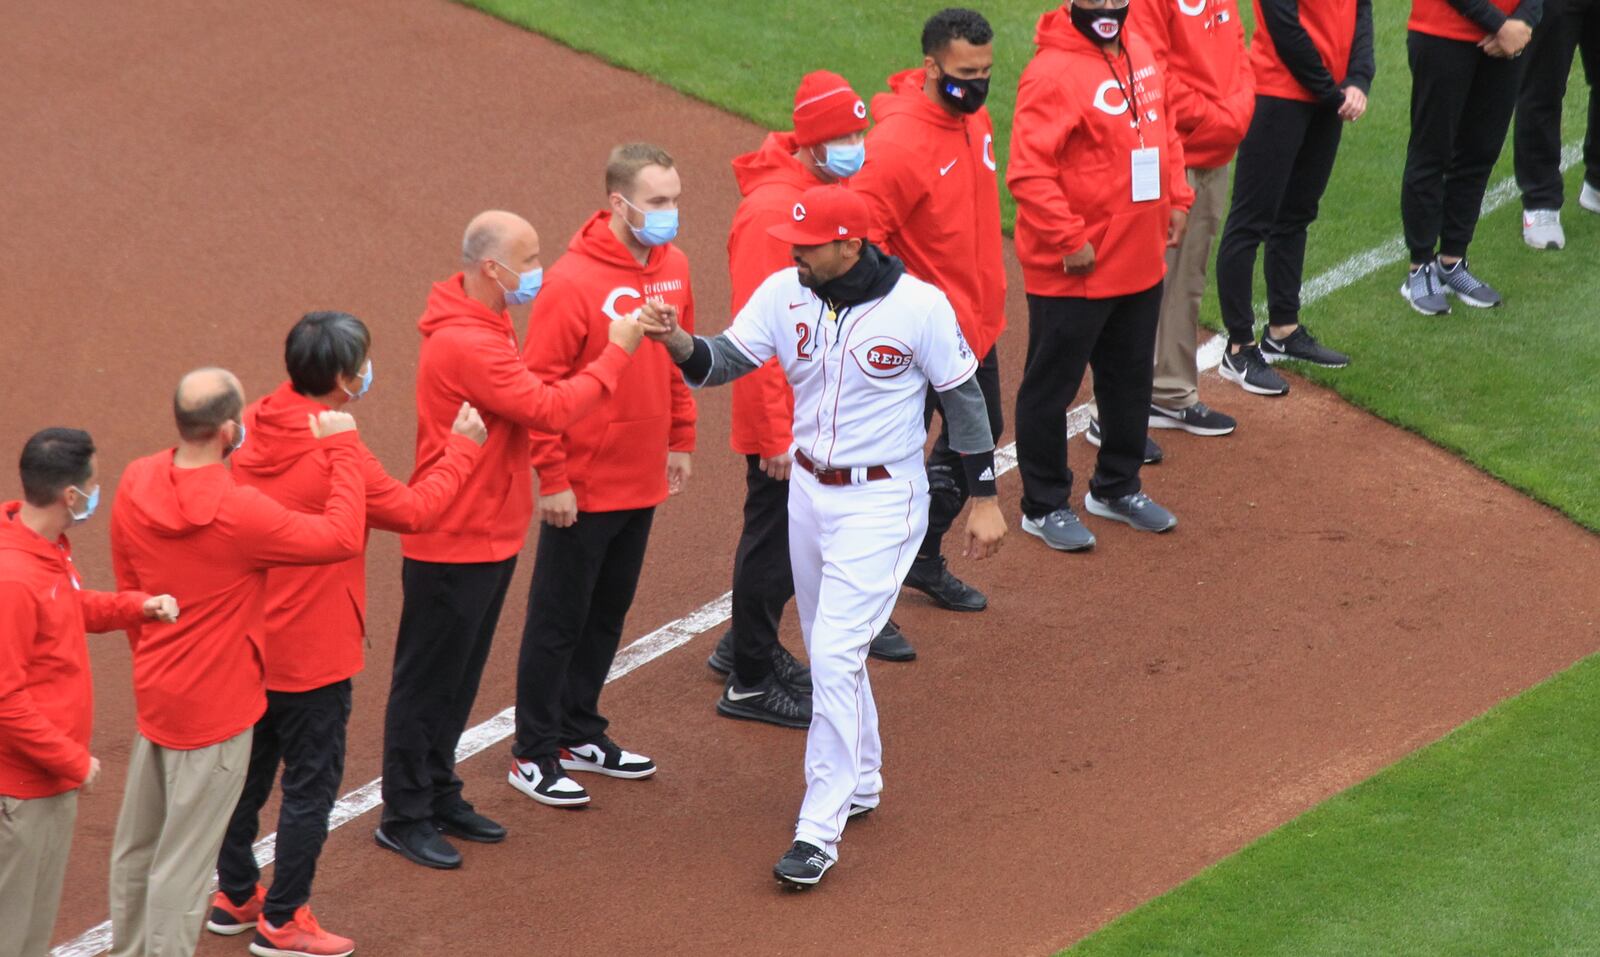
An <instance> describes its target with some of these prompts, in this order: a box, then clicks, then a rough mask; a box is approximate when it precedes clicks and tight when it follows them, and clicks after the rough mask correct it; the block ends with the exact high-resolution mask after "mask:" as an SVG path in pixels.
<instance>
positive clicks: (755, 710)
mask: <svg viewBox="0 0 1600 957" xmlns="http://www.w3.org/2000/svg"><path fill="white" fill-rule="evenodd" d="M717 714H720V715H722V716H723V717H727V718H742V719H744V720H746V721H764V722H766V723H767V724H775V725H777V726H778V727H780V728H809V727H811V696H810V695H803V694H801V693H799V692H797V691H796V690H795V689H793V688H791V687H790V686H789V685H787V684H785V683H784V682H782V681H780V680H779V679H778V676H777V675H775V674H769V675H767V676H766V677H765V678H763V679H761V681H760V683H758V684H757V685H756V686H755V687H753V688H744V687H740V685H739V679H738V678H736V677H733V676H731V675H730V676H729V678H728V683H727V684H726V685H724V686H723V688H722V697H721V698H718V699H717Z"/></svg>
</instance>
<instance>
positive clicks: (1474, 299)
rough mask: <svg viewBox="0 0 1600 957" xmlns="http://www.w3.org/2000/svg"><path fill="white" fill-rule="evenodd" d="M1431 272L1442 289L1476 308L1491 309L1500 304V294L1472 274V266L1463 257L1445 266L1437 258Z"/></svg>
mask: <svg viewBox="0 0 1600 957" xmlns="http://www.w3.org/2000/svg"><path fill="white" fill-rule="evenodd" d="M1433 274H1434V275H1435V276H1437V277H1438V278H1439V285H1440V286H1442V287H1444V291H1445V292H1446V293H1447V294H1449V295H1452V296H1455V297H1456V298H1457V299H1459V300H1461V301H1462V302H1464V303H1466V304H1467V305H1469V306H1473V307H1475V308H1478V309H1493V308H1494V307H1495V306H1498V305H1500V303H1501V299H1500V294H1499V293H1498V292H1496V291H1495V288H1494V287H1493V286H1491V285H1489V284H1488V283H1486V282H1484V281H1483V280H1482V279H1479V278H1478V277H1477V276H1474V275H1473V274H1472V267H1471V266H1469V265H1468V264H1467V261H1466V260H1465V259H1458V260H1456V264H1455V265H1454V266H1446V265H1445V264H1444V263H1442V262H1439V261H1438V260H1435V261H1434V265H1433Z"/></svg>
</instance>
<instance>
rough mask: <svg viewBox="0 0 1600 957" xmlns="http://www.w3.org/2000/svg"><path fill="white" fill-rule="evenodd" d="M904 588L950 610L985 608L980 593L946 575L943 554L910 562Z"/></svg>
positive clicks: (955, 578) (950, 575) (946, 566)
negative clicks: (916, 592)
mask: <svg viewBox="0 0 1600 957" xmlns="http://www.w3.org/2000/svg"><path fill="white" fill-rule="evenodd" d="M905 585H906V587H907V588H915V589H916V590H917V591H920V592H922V593H923V594H924V595H927V596H928V597H929V598H932V599H933V602H934V604H936V605H938V606H939V607H940V608H946V609H949V610H950V611H983V610H984V609H985V608H987V607H989V599H988V598H986V597H984V594H983V592H981V591H978V590H977V589H976V588H973V587H972V586H971V585H969V584H967V583H966V582H964V581H962V580H961V579H959V578H957V577H956V576H955V575H953V574H951V573H950V563H949V562H946V561H945V558H944V556H943V555H935V556H933V557H932V558H918V559H917V560H916V561H914V562H912V563H911V571H910V572H908V573H907V574H906V580H905Z"/></svg>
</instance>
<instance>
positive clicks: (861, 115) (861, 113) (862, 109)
mask: <svg viewBox="0 0 1600 957" xmlns="http://www.w3.org/2000/svg"><path fill="white" fill-rule="evenodd" d="M1201 2H1202V3H1204V2H1205V0H1201ZM855 114H856V119H858V120H864V119H866V118H867V104H866V103H864V102H862V101H861V100H857V101H856V105H855Z"/></svg>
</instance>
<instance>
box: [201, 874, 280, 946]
mask: <svg viewBox="0 0 1600 957" xmlns="http://www.w3.org/2000/svg"><path fill="white" fill-rule="evenodd" d="M266 899H267V889H266V888H265V887H262V886H261V885H260V884H257V885H256V892H255V896H253V897H251V898H250V899H249V900H247V901H245V902H244V903H243V904H241V905H235V904H234V903H233V901H231V900H228V895H227V894H224V893H222V892H221V891H217V892H216V893H215V894H212V895H211V914H210V915H209V916H208V917H206V930H209V931H211V932H212V933H213V934H221V935H223V936H224V937H232V936H233V935H235V934H242V933H244V932H245V931H247V930H249V929H250V928H252V927H254V926H255V925H256V921H258V920H260V919H261V902H262V901H264V900H266Z"/></svg>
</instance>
